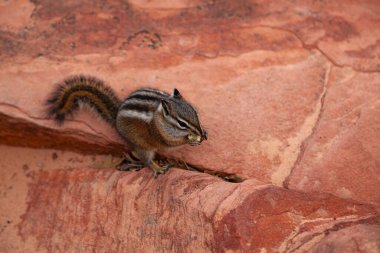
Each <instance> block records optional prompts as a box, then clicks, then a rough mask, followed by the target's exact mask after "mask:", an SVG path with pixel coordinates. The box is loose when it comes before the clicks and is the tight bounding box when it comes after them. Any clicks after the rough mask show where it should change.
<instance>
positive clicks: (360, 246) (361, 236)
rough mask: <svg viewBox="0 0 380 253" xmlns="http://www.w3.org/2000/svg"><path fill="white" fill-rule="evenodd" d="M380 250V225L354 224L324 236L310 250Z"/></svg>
mask: <svg viewBox="0 0 380 253" xmlns="http://www.w3.org/2000/svg"><path fill="white" fill-rule="evenodd" d="M379 251H380V226H379V225H355V226H352V227H348V228H345V229H342V230H340V231H338V232H336V233H332V234H330V235H328V236H326V237H325V238H324V239H323V240H321V242H320V243H318V244H317V245H316V246H315V247H314V248H313V250H312V251H311V252H331V253H334V252H367V253H376V252H379Z"/></svg>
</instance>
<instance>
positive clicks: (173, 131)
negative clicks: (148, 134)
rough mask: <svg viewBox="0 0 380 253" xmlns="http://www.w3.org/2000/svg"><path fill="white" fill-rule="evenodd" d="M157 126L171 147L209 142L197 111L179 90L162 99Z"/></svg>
mask: <svg viewBox="0 0 380 253" xmlns="http://www.w3.org/2000/svg"><path fill="white" fill-rule="evenodd" d="M157 114H158V117H156V121H159V124H156V126H157V128H158V130H159V132H160V133H161V135H162V136H163V137H164V139H165V140H166V141H167V144H168V145H170V146H178V145H183V144H190V145H192V146H195V145H199V144H201V142H202V141H203V140H207V137H208V136H207V132H206V131H205V130H204V129H203V128H202V126H201V124H200V122H199V117H198V113H197V111H196V110H195V109H194V107H193V106H192V105H191V104H189V103H188V102H187V101H186V100H185V99H184V98H183V97H182V95H181V94H180V92H179V91H178V90H177V89H174V90H173V93H172V95H171V96H169V97H167V98H165V99H162V100H161V103H160V105H159V106H158V109H157Z"/></svg>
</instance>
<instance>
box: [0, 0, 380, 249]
mask: <svg viewBox="0 0 380 253" xmlns="http://www.w3.org/2000/svg"><path fill="white" fill-rule="evenodd" d="M379 13H380V3H379V2H378V1H376V0H373V1H370V0H366V1H287V2H286V1H281V2H279V1H249V0H238V1H227V0H222V1H144V0H130V1H120V0H114V1H25V0H16V1H3V2H1V3H0V144H1V146H0V203H1V205H0V251H1V252H25V251H28V252H35V251H38V252H88V251H95V252H157V251H158V252H308V251H311V252H326V251H329V250H330V251H335V252H378V251H380V238H379V236H378V235H379V233H378V232H379V229H380V215H379V204H380V138H379V132H380V14H379ZM79 73H83V74H89V75H94V76H97V77H99V78H101V79H103V80H105V81H106V83H108V84H109V85H110V86H111V87H112V88H113V89H114V90H115V91H116V93H117V94H118V95H119V96H120V97H125V96H127V94H128V93H129V92H131V91H132V90H134V89H136V88H138V87H141V86H152V87H158V88H161V89H163V90H166V91H170V90H171V89H173V88H174V87H176V88H178V89H179V90H180V91H181V93H182V94H183V95H184V96H185V97H186V98H187V99H188V100H189V101H191V102H192V103H193V104H195V105H196V107H197V108H198V110H199V113H200V115H201V120H202V121H203V122H204V125H205V127H206V129H207V131H208V132H209V140H208V141H206V142H204V143H202V145H201V146H199V147H184V148H182V149H180V150H176V151H174V152H171V153H169V154H168V155H169V156H171V157H175V158H180V159H183V160H184V161H186V162H189V163H192V164H195V165H197V166H200V167H203V168H207V169H212V170H217V171H224V172H229V173H236V174H238V175H239V176H242V177H244V178H246V180H245V181H244V182H243V183H239V184H233V183H227V182H223V181H221V180H220V179H218V178H215V177H212V176H209V175H205V174H200V173H196V172H187V171H183V170H179V169H172V170H171V171H169V172H168V173H167V174H165V175H164V176H160V177H159V178H158V179H157V180H154V179H153V178H152V177H151V172H150V171H148V170H147V169H144V170H142V171H139V172H124V173H123V172H119V171H116V170H115V168H114V167H115V164H116V163H117V160H118V156H119V155H120V154H121V153H122V152H123V151H126V150H127V149H128V147H127V146H126V145H125V144H124V143H123V141H122V140H121V139H120V138H119V137H118V136H117V134H116V132H115V131H114V130H113V129H112V128H110V127H109V126H108V125H107V124H106V123H104V122H102V121H101V120H100V119H99V118H97V117H96V116H95V115H94V114H92V113H90V112H88V111H85V110H84V111H82V112H80V113H78V114H77V115H76V116H75V117H74V118H73V119H70V120H69V121H67V122H66V123H65V125H64V126H62V127H58V126H56V125H55V124H54V123H53V122H52V121H51V120H49V119H47V118H46V115H45V113H44V112H45V107H44V101H45V100H46V98H47V97H48V96H49V94H50V91H51V90H52V88H53V86H54V84H55V83H57V82H59V81H61V80H62V79H64V78H65V77H67V76H69V75H73V74H79ZM352 242H356V243H355V244H353V243H352Z"/></svg>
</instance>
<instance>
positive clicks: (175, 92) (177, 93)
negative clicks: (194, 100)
mask: <svg viewBox="0 0 380 253" xmlns="http://www.w3.org/2000/svg"><path fill="white" fill-rule="evenodd" d="M172 97H174V98H182V95H181V93H179V90H177V89H176V88H174V90H173V94H172Z"/></svg>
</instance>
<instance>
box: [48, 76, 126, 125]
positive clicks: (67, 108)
mask: <svg viewBox="0 0 380 253" xmlns="http://www.w3.org/2000/svg"><path fill="white" fill-rule="evenodd" d="M81 103H82V104H86V105H88V106H90V107H91V108H93V109H95V110H96V112H97V113H98V114H99V115H100V116H101V117H102V118H103V119H104V120H106V121H107V122H109V123H110V124H111V125H113V126H115V125H116V115H117V112H118V110H119V106H120V104H121V101H120V100H119V99H118V98H117V96H116V95H115V94H114V92H113V91H112V89H111V88H109V87H107V86H105V85H104V83H103V82H102V81H101V80H98V79H96V78H94V77H89V76H82V75H81V76H73V77H71V78H68V79H66V80H64V81H63V82H62V83H61V84H58V85H57V87H56V88H55V89H54V91H53V93H52V94H51V96H50V98H49V99H48V100H47V105H48V115H49V116H51V117H54V119H55V120H56V121H57V123H58V124H62V123H63V122H64V121H65V119H66V116H68V115H71V114H73V113H74V112H75V111H76V110H78V108H79V105H80V104H81Z"/></svg>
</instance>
